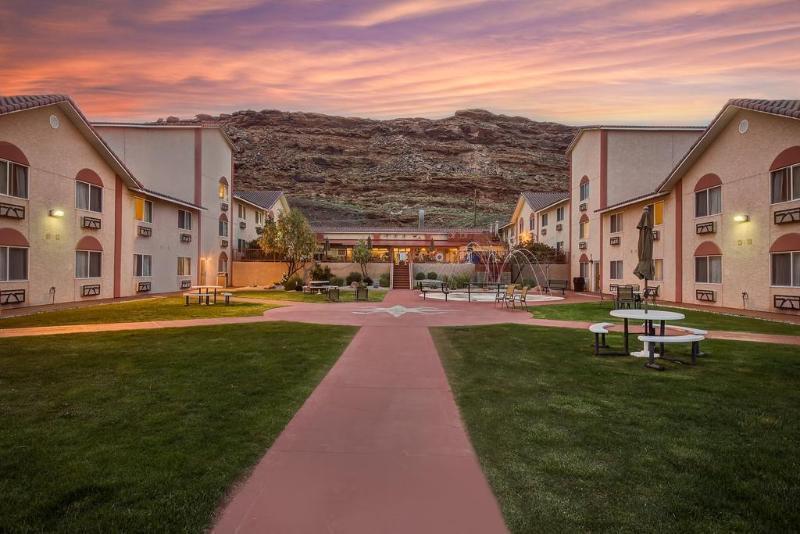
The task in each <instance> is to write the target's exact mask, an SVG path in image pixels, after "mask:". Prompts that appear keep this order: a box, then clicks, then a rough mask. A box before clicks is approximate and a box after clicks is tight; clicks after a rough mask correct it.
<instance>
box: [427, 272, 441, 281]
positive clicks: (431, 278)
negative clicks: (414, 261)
mask: <svg viewBox="0 0 800 534" xmlns="http://www.w3.org/2000/svg"><path fill="white" fill-rule="evenodd" d="M437 278H439V275H438V274H436V273H435V272H433V271H431V272H429V273H428V280H436V279H437Z"/></svg>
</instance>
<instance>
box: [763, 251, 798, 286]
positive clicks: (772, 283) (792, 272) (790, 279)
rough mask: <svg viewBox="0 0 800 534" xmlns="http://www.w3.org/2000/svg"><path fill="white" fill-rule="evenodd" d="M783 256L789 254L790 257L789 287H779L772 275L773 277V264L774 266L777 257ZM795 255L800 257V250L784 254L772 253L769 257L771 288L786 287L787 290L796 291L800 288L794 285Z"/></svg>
mask: <svg viewBox="0 0 800 534" xmlns="http://www.w3.org/2000/svg"><path fill="white" fill-rule="evenodd" d="M783 254H788V255H789V285H788V286H787V285H778V284H776V283H775V280H774V279H773V277H772V275H773V264H772V262H773V261H774V258H775V256H778V255H783ZM795 255H797V256H800V250H787V251H784V252H771V253H770V255H769V284H770V285H769V286H770V287H785V288H794V289H797V288H800V284H798V285H794V284H793V283H792V282H793V281H794V276H795V273H794V256H795Z"/></svg>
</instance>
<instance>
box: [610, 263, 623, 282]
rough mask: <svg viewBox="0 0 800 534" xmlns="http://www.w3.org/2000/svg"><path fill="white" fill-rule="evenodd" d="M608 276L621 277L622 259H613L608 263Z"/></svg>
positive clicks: (618, 278) (617, 278)
mask: <svg viewBox="0 0 800 534" xmlns="http://www.w3.org/2000/svg"><path fill="white" fill-rule="evenodd" d="M609 267H610V269H609V272H610V277H611V279H612V280H621V279H622V260H614V261H612V262H611V263H610V265H609Z"/></svg>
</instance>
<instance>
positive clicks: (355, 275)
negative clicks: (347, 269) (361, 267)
mask: <svg viewBox="0 0 800 534" xmlns="http://www.w3.org/2000/svg"><path fill="white" fill-rule="evenodd" d="M345 280H346V281H347V285H350V284H352V283H353V282H361V273H359V272H357V271H353V272H351V273H350V274H348V275H347V278H345Z"/></svg>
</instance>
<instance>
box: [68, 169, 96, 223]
mask: <svg viewBox="0 0 800 534" xmlns="http://www.w3.org/2000/svg"><path fill="white" fill-rule="evenodd" d="M75 207H76V208H77V209H79V210H87V211H94V212H97V213H101V212H102V211H103V180H102V179H101V178H100V176H99V175H98V174H97V173H96V172H94V171H93V170H92V169H81V170H80V171H78V174H77V175H76V176H75Z"/></svg>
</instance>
